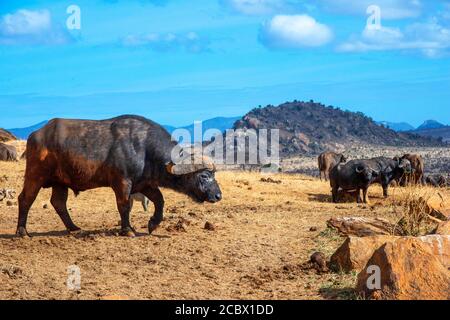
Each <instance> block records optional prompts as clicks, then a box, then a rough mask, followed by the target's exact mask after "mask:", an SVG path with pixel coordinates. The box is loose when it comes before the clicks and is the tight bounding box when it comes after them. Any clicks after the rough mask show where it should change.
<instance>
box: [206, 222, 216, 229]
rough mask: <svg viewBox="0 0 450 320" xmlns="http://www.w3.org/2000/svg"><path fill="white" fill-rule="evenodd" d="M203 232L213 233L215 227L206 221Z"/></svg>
mask: <svg viewBox="0 0 450 320" xmlns="http://www.w3.org/2000/svg"><path fill="white" fill-rule="evenodd" d="M205 230H208V231H215V230H216V226H215V225H214V224H212V223H211V222H209V221H206V223H205Z"/></svg>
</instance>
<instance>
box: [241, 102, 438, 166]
mask: <svg viewBox="0 0 450 320" xmlns="http://www.w3.org/2000/svg"><path fill="white" fill-rule="evenodd" d="M244 128H247V129H257V130H258V129H264V128H266V129H273V128H276V129H279V130H280V152H281V156H282V157H289V156H294V155H299V154H311V155H314V154H318V153H320V152H323V151H325V150H342V151H344V150H346V149H347V148H350V147H354V146H357V145H361V146H367V145H376V146H380V145H385V146H398V147H400V146H403V147H437V146H445V145H446V144H444V143H443V142H442V141H439V140H438V139H435V138H432V137H423V136H419V135H417V134H413V133H403V132H395V131H394V130H391V129H389V128H386V127H384V126H383V125H379V124H377V123H375V122H374V121H373V120H372V119H371V118H369V117H367V116H365V115H364V114H363V113H360V112H356V113H355V112H350V111H343V110H341V109H339V108H335V107H332V106H325V105H323V104H320V103H315V102H313V101H310V102H298V101H294V102H287V103H284V104H282V105H280V106H278V107H275V106H267V107H265V108H256V109H253V110H252V111H250V112H249V113H248V114H247V115H245V116H244V117H243V118H242V119H241V120H239V121H237V122H236V123H235V124H234V129H244Z"/></svg>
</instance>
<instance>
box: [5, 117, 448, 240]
mask: <svg viewBox="0 0 450 320" xmlns="http://www.w3.org/2000/svg"><path fill="white" fill-rule="evenodd" d="M176 146H177V143H176V142H174V141H172V139H171V136H170V134H169V133H168V132H167V131H166V130H165V129H164V128H163V127H161V126H160V125H158V124H157V123H155V122H153V121H151V120H148V119H146V118H143V117H139V116H121V117H117V118H113V119H108V120H101V121H94V120H67V119H53V120H51V121H50V122H48V124H47V125H46V126H44V127H43V128H41V129H39V130H37V131H35V132H34V133H32V134H31V135H30V137H29V138H28V141H27V147H26V152H25V153H24V155H23V157H24V158H26V170H25V181H24V187H23V191H22V192H21V194H20V195H19V201H18V204H19V219H18V225H17V231H16V233H17V235H19V236H22V237H25V236H28V232H27V229H26V226H27V218H28V212H29V210H30V208H31V206H32V204H33V202H34V201H35V199H36V197H37V195H38V193H39V191H40V190H41V189H42V188H51V189H52V195H51V200H50V202H51V204H52V206H53V207H54V209H55V210H56V212H57V214H58V215H59V217H60V218H61V220H62V222H63V223H64V225H65V227H66V228H67V230H68V231H69V232H77V231H80V228H78V226H77V225H76V224H75V223H74V222H73V221H72V219H71V217H70V215H69V211H68V210H67V205H66V203H67V199H68V192H69V189H70V190H72V191H73V192H74V193H75V194H76V195H77V194H78V193H79V192H82V191H86V190H90V189H95V188H100V187H109V188H111V189H112V190H113V191H114V194H115V197H116V203H117V208H118V211H119V213H120V217H121V234H122V235H124V236H130V237H132V236H134V235H135V230H134V229H133V228H132V226H131V224H130V211H131V208H132V205H133V201H134V200H138V201H142V203H143V205H144V208H145V209H147V206H148V203H149V201H151V202H152V203H153V205H154V208H155V212H154V215H153V216H152V217H151V219H150V221H149V223H148V230H149V233H152V232H153V231H154V230H155V229H156V228H157V227H158V226H159V224H160V223H161V222H162V220H163V209H164V198H163V195H162V193H161V191H160V189H159V188H160V187H164V188H170V189H173V190H175V191H178V192H181V193H184V194H186V195H188V196H189V197H191V198H192V199H193V200H194V201H197V202H205V201H207V202H212V203H214V202H218V201H220V200H221V199H222V192H221V190H220V187H219V185H218V183H217V181H216V179H215V166H214V163H213V162H212V160H211V159H209V158H207V157H200V159H199V158H198V157H197V158H196V157H195V156H192V155H190V154H189V155H188V156H185V157H184V158H183V156H182V157H181V159H182V161H177V162H176V163H174V161H173V158H172V157H173V154H172V153H173V150H175V149H176ZM182 153H183V150H181V151H180V155H181V154H182ZM0 160H6V161H11V160H13V161H14V160H17V152H16V151H15V149H14V148H13V147H9V146H7V145H4V144H2V145H0ZM319 169H320V177H321V179H322V178H325V179H329V180H330V184H331V187H332V196H333V201H335V202H337V201H338V192H339V190H343V191H344V192H347V191H348V192H349V191H356V192H357V200H358V202H361V201H364V202H367V191H368V188H369V186H370V185H371V184H373V183H379V184H381V185H382V187H383V191H384V196H386V197H387V196H388V188H389V185H391V184H392V183H393V182H394V181H395V182H396V183H398V184H399V185H402V186H404V185H406V184H409V183H420V184H425V183H429V184H431V185H433V186H447V185H448V181H447V179H446V178H445V177H443V176H439V177H434V176H430V177H424V160H423V158H422V157H421V156H419V155H414V154H407V155H404V156H402V157H396V158H394V159H389V158H385V157H379V158H374V159H366V160H351V161H347V159H346V157H345V156H343V155H342V154H336V153H333V152H326V153H323V154H321V155H320V157H319ZM361 190H362V191H363V199H361V194H360V193H361Z"/></svg>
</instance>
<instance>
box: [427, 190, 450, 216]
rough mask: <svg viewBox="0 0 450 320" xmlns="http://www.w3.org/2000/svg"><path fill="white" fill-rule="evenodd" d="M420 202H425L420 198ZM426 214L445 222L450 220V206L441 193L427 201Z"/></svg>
mask: <svg viewBox="0 0 450 320" xmlns="http://www.w3.org/2000/svg"><path fill="white" fill-rule="evenodd" d="M420 201H422V202H423V201H425V200H424V199H423V198H420ZM425 208H426V212H427V213H428V214H429V215H430V216H433V217H435V218H438V219H440V220H443V221H447V220H450V206H449V204H448V202H447V201H445V200H444V197H443V196H442V194H441V193H438V194H437V195H434V196H433V197H431V198H430V199H428V200H426V204H425Z"/></svg>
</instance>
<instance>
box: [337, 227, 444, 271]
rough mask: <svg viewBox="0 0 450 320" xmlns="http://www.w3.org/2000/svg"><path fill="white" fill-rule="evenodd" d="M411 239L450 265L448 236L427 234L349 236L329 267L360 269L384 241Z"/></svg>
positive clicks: (344, 269)
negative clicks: (419, 235) (410, 235)
mask: <svg viewBox="0 0 450 320" xmlns="http://www.w3.org/2000/svg"><path fill="white" fill-rule="evenodd" d="M405 239H412V240H414V241H416V242H419V243H421V244H422V245H424V246H425V247H427V248H428V250H429V251H430V253H432V254H433V255H434V256H435V257H436V258H437V259H438V260H439V261H440V262H441V263H442V264H443V265H444V266H445V267H450V236H445V235H429V236H423V237H417V238H414V237H395V236H373V237H364V238H360V237H349V238H348V239H346V240H345V242H344V243H343V244H342V246H341V247H340V248H339V249H337V251H336V252H335V253H334V254H333V255H332V257H331V261H330V263H331V267H332V269H334V270H337V271H344V272H350V271H357V272H359V271H361V270H362V269H363V268H364V267H365V266H366V264H367V261H369V259H370V258H371V257H372V255H373V252H374V251H375V250H377V249H378V248H380V247H381V246H382V245H384V244H386V243H392V242H396V241H403V240H405Z"/></svg>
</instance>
